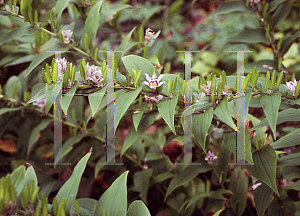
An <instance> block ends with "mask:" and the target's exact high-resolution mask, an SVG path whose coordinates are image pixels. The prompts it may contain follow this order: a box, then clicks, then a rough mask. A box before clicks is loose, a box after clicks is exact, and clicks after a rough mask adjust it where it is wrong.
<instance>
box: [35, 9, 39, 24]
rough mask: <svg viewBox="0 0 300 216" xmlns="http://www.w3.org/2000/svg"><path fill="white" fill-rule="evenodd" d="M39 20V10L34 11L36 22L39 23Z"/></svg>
mask: <svg viewBox="0 0 300 216" xmlns="http://www.w3.org/2000/svg"><path fill="white" fill-rule="evenodd" d="M38 22H39V17H38V12H37V10H35V11H34V24H35V25H37V24H38Z"/></svg>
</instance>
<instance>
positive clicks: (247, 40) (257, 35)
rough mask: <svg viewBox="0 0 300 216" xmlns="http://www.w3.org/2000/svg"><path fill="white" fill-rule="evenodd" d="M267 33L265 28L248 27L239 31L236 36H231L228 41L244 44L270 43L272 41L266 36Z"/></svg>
mask: <svg viewBox="0 0 300 216" xmlns="http://www.w3.org/2000/svg"><path fill="white" fill-rule="evenodd" d="M265 35H266V33H265V30H264V29H263V28H257V29H246V30H244V31H242V32H241V33H239V34H238V35H237V36H236V37H232V38H229V39H228V41H227V43H235V44H236V43H244V44H255V43H262V44H267V45H269V44H270V41H269V40H267V38H266V36H265Z"/></svg>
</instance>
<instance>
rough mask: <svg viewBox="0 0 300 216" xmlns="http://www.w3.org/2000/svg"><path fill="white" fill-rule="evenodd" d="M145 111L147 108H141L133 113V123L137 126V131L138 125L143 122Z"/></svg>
mask: <svg viewBox="0 0 300 216" xmlns="http://www.w3.org/2000/svg"><path fill="white" fill-rule="evenodd" d="M144 112H145V110H141V111H140V112H138V113H133V116H132V120H133V125H134V128H135V130H136V131H137V129H138V126H139V124H140V122H141V119H142V117H143V114H144Z"/></svg>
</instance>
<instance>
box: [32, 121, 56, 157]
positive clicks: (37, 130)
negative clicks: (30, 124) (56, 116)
mask: <svg viewBox="0 0 300 216" xmlns="http://www.w3.org/2000/svg"><path fill="white" fill-rule="evenodd" d="M52 121H53V119H50V118H46V119H43V120H42V121H41V123H40V124H39V125H38V126H36V128H34V130H33V131H32V133H31V135H30V138H29V142H28V149H27V155H29V154H30V152H31V150H32V148H33V147H34V144H35V143H36V141H37V140H38V139H39V135H40V132H41V131H42V130H44V129H45V128H46V127H47V126H48V124H49V123H50V122H52Z"/></svg>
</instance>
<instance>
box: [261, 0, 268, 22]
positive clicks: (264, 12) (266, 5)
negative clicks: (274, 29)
mask: <svg viewBox="0 0 300 216" xmlns="http://www.w3.org/2000/svg"><path fill="white" fill-rule="evenodd" d="M268 8H269V3H266V4H265V6H264V8H263V12H262V17H263V18H264V19H265V18H266V16H267V12H268Z"/></svg>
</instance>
